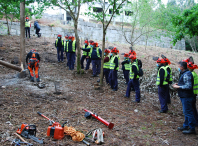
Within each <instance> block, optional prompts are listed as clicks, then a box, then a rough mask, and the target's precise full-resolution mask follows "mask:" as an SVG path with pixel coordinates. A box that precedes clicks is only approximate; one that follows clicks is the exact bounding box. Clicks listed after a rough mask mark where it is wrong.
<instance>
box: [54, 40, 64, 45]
mask: <svg viewBox="0 0 198 146" xmlns="http://www.w3.org/2000/svg"><path fill="white" fill-rule="evenodd" d="M61 41H62V45H64V43H63V40H61ZM57 43H58V39H56V46H57Z"/></svg>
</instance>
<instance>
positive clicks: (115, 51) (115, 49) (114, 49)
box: [111, 47, 119, 53]
mask: <svg viewBox="0 0 198 146" xmlns="http://www.w3.org/2000/svg"><path fill="white" fill-rule="evenodd" d="M111 53H119V50H118V49H117V48H116V47H114V48H113V49H112V50H111Z"/></svg>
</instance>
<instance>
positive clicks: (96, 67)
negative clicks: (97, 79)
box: [91, 59, 101, 76]
mask: <svg viewBox="0 0 198 146" xmlns="http://www.w3.org/2000/svg"><path fill="white" fill-rule="evenodd" d="M91 62H92V70H93V75H95V76H96V75H98V74H100V67H101V60H100V59H97V60H92V61H91Z"/></svg>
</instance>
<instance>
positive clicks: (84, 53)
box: [83, 45, 91, 56]
mask: <svg viewBox="0 0 198 146" xmlns="http://www.w3.org/2000/svg"><path fill="white" fill-rule="evenodd" d="M90 48H91V46H89V45H88V46H87V48H85V45H84V46H83V49H90ZM83 55H85V56H89V52H86V51H83Z"/></svg>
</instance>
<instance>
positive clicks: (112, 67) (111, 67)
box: [110, 55, 119, 70]
mask: <svg viewBox="0 0 198 146" xmlns="http://www.w3.org/2000/svg"><path fill="white" fill-rule="evenodd" d="M116 57H117V58H118V67H117V68H116V70H118V69H119V56H118V55H115V56H113V57H111V60H110V69H114V68H115V63H114V60H115V58H116Z"/></svg>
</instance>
